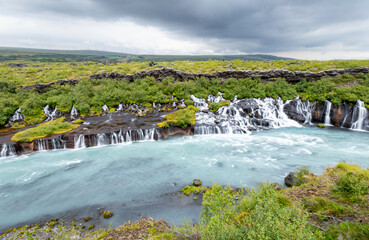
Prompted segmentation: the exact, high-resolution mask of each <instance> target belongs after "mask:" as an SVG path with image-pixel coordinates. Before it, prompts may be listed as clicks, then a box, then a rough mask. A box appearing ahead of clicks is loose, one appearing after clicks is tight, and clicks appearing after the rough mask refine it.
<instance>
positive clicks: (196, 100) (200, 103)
mask: <svg viewBox="0 0 369 240" xmlns="http://www.w3.org/2000/svg"><path fill="white" fill-rule="evenodd" d="M190 97H191V99H192V101H193V102H194V104H193V105H194V106H195V107H197V108H199V109H200V110H201V111H202V110H206V109H209V106H208V104H207V103H206V101H205V99H201V98H197V97H195V96H194V95H193V94H191V95H190Z"/></svg>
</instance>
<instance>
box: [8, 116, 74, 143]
mask: <svg viewBox="0 0 369 240" xmlns="http://www.w3.org/2000/svg"><path fill="white" fill-rule="evenodd" d="M64 119H65V117H61V118H58V119H55V120H53V121H50V122H46V123H42V124H40V125H38V126H37V127H34V128H29V129H26V130H24V131H21V132H17V133H16V134H15V135H14V136H13V137H12V141H16V142H32V141H33V140H34V139H39V138H45V137H49V136H51V135H53V134H61V133H65V132H69V131H72V130H73V129H76V128H78V127H79V125H76V124H71V123H68V122H64Z"/></svg>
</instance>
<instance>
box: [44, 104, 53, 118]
mask: <svg viewBox="0 0 369 240" xmlns="http://www.w3.org/2000/svg"><path fill="white" fill-rule="evenodd" d="M42 110H43V111H44V115H46V116H49V115H50V111H51V108H50V106H49V105H46V106H45V107H43V109H42Z"/></svg>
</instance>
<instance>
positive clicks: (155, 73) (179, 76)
mask: <svg viewBox="0 0 369 240" xmlns="http://www.w3.org/2000/svg"><path fill="white" fill-rule="evenodd" d="M346 73H347V74H352V75H356V74H358V73H369V68H364V67H362V68H354V69H351V68H348V69H334V70H327V71H322V72H318V73H313V72H292V71H288V70H282V69H278V70H267V71H222V72H215V73H212V74H205V73H199V74H192V73H187V72H182V71H177V70H174V69H171V68H165V67H164V68H161V69H155V70H151V71H142V72H138V73H135V74H132V75H127V74H124V73H118V72H111V73H109V72H106V71H103V72H98V73H96V74H93V75H91V76H90V79H105V78H111V79H122V80H123V79H125V80H128V81H130V82H133V81H134V80H135V79H140V78H145V77H153V78H155V79H156V81H158V82H160V81H162V80H163V79H165V78H167V77H173V78H174V79H175V80H176V81H184V80H194V79H196V78H208V79H213V78H218V79H229V78H236V79H240V78H260V79H261V81H263V82H269V81H275V80H276V79H278V78H284V79H285V80H286V81H287V82H288V83H291V84H295V83H298V82H299V81H301V80H302V79H306V80H307V81H317V80H319V79H321V78H323V77H335V76H338V75H342V74H346ZM79 81H80V80H59V81H57V82H52V83H49V84H35V85H32V86H24V88H26V89H35V90H36V91H37V92H39V93H43V92H45V91H47V90H49V89H50V88H52V87H53V86H54V85H56V84H59V85H75V84H77V83H78V82H79Z"/></svg>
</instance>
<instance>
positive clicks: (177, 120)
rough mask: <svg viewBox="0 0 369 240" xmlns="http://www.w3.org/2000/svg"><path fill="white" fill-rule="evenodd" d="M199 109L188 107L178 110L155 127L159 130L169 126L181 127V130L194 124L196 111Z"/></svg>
mask: <svg viewBox="0 0 369 240" xmlns="http://www.w3.org/2000/svg"><path fill="white" fill-rule="evenodd" d="M198 110H199V109H198V108H197V107H194V106H188V107H187V108H184V109H180V110H178V111H175V112H172V113H169V114H168V115H166V116H165V117H164V120H165V121H164V122H161V123H158V124H157V125H158V126H159V127H161V128H168V127H169V126H175V127H181V128H183V129H185V128H187V127H188V126H193V125H195V124H196V115H195V113H196V111H198Z"/></svg>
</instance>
